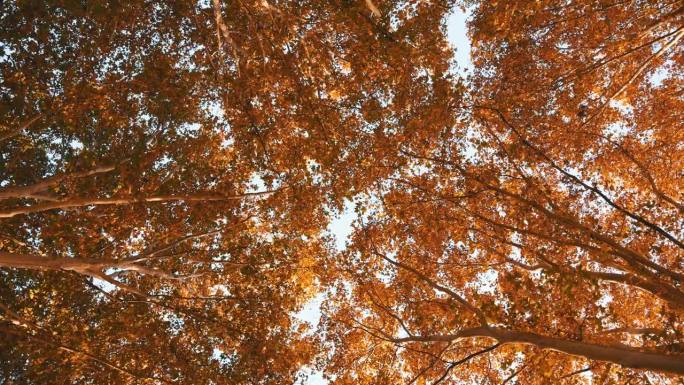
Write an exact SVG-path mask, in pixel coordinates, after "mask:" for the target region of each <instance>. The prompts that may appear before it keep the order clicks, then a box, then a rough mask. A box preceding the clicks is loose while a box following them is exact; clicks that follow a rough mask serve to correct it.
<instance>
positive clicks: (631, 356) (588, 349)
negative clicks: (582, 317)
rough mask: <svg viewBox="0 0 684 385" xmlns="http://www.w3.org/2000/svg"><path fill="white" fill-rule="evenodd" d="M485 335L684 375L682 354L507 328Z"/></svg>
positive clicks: (507, 341)
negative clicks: (569, 338) (636, 348)
mask: <svg viewBox="0 0 684 385" xmlns="http://www.w3.org/2000/svg"><path fill="white" fill-rule="evenodd" d="M485 336H487V337H492V338H494V339H496V340H498V341H499V342H502V343H522V344H530V345H534V346H537V347H539V348H542V349H552V350H556V351H559V352H563V353H567V354H571V355H575V356H580V357H585V358H587V359H590V360H596V361H606V362H612V363H615V364H618V365H622V366H624V367H627V368H633V369H646V370H653V371H657V372H667V373H676V374H684V356H681V355H668V354H663V353H655V352H644V351H638V350H635V349H630V348H627V347H612V346H604V345H597V344H592V343H587V342H580V341H568V340H564V339H560V338H553V337H546V336H542V335H539V334H535V333H527V332H516V331H510V330H503V329H490V331H489V332H487V333H486V335H485Z"/></svg>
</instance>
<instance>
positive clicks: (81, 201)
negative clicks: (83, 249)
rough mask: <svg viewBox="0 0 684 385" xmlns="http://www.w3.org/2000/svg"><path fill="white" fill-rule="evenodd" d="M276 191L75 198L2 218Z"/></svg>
mask: <svg viewBox="0 0 684 385" xmlns="http://www.w3.org/2000/svg"><path fill="white" fill-rule="evenodd" d="M273 192H274V191H270V190H269V191H260V192H253V193H244V194H240V195H232V196H227V195H220V194H215V193H214V194H207V193H204V194H202V193H200V194H193V195H157V196H151V197H140V198H138V197H120V198H74V199H67V200H63V201H57V202H48V203H39V204H36V205H32V206H24V207H17V208H14V209H10V210H7V211H0V218H12V217H15V216H17V215H22V214H30V213H37V212H42V211H48V210H55V209H68V208H73V207H83V206H110V205H126V204H133V203H145V202H173V201H176V202H178V201H184V202H206V201H231V200H239V199H244V198H248V197H252V196H259V195H267V194H271V193H273Z"/></svg>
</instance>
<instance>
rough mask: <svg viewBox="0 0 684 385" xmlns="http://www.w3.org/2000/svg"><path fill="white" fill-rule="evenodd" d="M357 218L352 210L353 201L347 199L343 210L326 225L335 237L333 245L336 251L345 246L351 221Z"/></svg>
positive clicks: (349, 232) (349, 234)
mask: <svg viewBox="0 0 684 385" xmlns="http://www.w3.org/2000/svg"><path fill="white" fill-rule="evenodd" d="M357 218H358V216H357V215H356V212H355V211H354V203H353V202H352V201H349V200H345V202H344V210H342V212H341V213H339V214H337V215H336V216H335V217H334V218H333V220H332V221H330V224H329V225H328V232H329V233H330V234H331V235H332V236H333V237H335V247H336V248H337V250H338V251H342V250H344V249H346V248H347V241H348V240H349V237H350V236H351V233H352V231H353V228H352V223H353V222H354V221H355V220H356V219H357Z"/></svg>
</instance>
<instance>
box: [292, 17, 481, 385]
mask: <svg viewBox="0 0 684 385" xmlns="http://www.w3.org/2000/svg"><path fill="white" fill-rule="evenodd" d="M467 18H468V12H467V11H463V10H461V9H460V8H456V9H455V10H454V12H453V13H452V14H451V15H450V16H449V17H448V18H447V38H448V39H449V42H450V43H451V45H452V46H453V47H454V49H455V51H456V52H455V57H456V63H457V68H456V71H457V72H458V73H460V74H461V75H465V74H466V73H467V72H468V71H469V70H470V69H472V66H473V64H472V61H471V59H470V40H469V39H468V35H467V29H466V20H467ZM355 219H356V214H355V213H354V205H353V203H352V202H350V201H348V202H347V203H346V205H345V209H344V210H343V211H342V212H341V213H339V214H338V215H337V216H336V217H335V218H334V219H333V220H332V221H331V223H330V225H329V226H328V231H329V232H330V234H332V235H333V236H334V237H335V245H336V247H337V249H338V250H344V248H345V245H346V242H347V240H348V238H349V236H350V235H351V233H352V223H353V222H354V220H355ZM322 301H323V295H318V296H316V297H314V298H313V299H312V300H311V301H309V302H308V303H307V304H306V305H305V306H304V308H303V309H302V311H300V312H299V313H298V314H297V317H298V318H299V319H301V320H302V321H306V322H309V323H310V324H311V325H312V326H313V327H314V328H315V327H317V326H318V320H319V318H320V316H321V312H320V306H321V303H322ZM304 372H305V373H306V374H308V379H307V381H306V382H305V383H304V384H303V385H326V384H328V382H327V381H326V380H325V379H324V378H323V375H322V373H320V372H318V371H315V370H312V369H306V370H304Z"/></svg>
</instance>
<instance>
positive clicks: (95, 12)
mask: <svg viewBox="0 0 684 385" xmlns="http://www.w3.org/2000/svg"><path fill="white" fill-rule="evenodd" d="M1 7H2V9H1V12H0V15H1V16H0V17H1V19H0V20H1V21H0V41H1V42H2V43H1V44H2V49H3V56H2V60H1V61H0V71H1V74H2V75H1V76H2V87H1V88H0V97H1V98H2V100H3V103H2V107H1V108H2V117H3V118H2V129H1V131H0V159H1V160H0V183H1V187H0V218H1V219H0V237H1V240H0V267H1V269H0V298H1V300H0V307H1V309H0V314H1V315H0V317H1V321H0V339H1V341H2V342H1V343H2V346H3V349H0V350H1V352H0V362H2V365H1V367H0V378H2V381H3V382H7V383H23V384H35V383H41V384H49V383H55V384H57V383H60V384H61V383H83V384H89V383H98V384H99V383H112V384H113V383H116V384H120V383H131V384H133V383H184V384H222V383H226V384H235V383H250V384H253V383H263V384H267V383H268V384H275V383H277V384H282V383H292V382H294V381H295V380H296V379H297V377H298V376H299V370H300V368H302V367H303V365H305V364H306V363H308V362H310V360H311V358H312V356H313V352H314V348H315V346H314V342H315V340H316V338H315V337H312V336H311V335H310V334H309V333H307V331H306V327H305V325H302V324H301V322H298V321H297V320H296V319H293V317H292V315H293V313H295V312H296V311H298V310H299V309H300V308H301V306H302V304H303V303H304V301H306V300H307V299H308V298H310V297H311V296H312V295H313V294H314V293H315V291H316V288H317V286H318V285H319V284H320V283H321V282H322V281H323V279H324V278H325V276H324V275H321V277H320V278H318V279H315V277H314V273H316V272H317V271H318V270H320V269H321V268H322V267H323V266H324V263H323V261H322V260H321V259H320V258H319V256H321V255H324V254H325V253H327V252H328V249H329V247H330V244H329V241H328V239H327V238H325V237H324V236H323V234H322V231H323V230H324V229H325V226H326V224H327V218H328V216H329V213H330V212H331V211H334V210H336V209H338V208H339V207H341V205H342V203H343V201H344V198H345V197H348V196H351V195H353V194H355V192H357V191H362V190H364V189H365V187H366V186H367V185H369V184H370V183H372V182H374V181H375V180H376V177H375V175H376V174H380V175H387V174H389V173H391V172H392V169H391V167H390V166H392V165H393V164H394V163H392V162H390V161H388V164H387V166H386V167H385V168H376V167H371V164H370V163H369V161H368V160H369V159H382V158H383V157H384V156H385V153H386V149H387V148H393V147H394V146H395V145H396V143H399V142H401V141H405V140H416V141H418V140H421V135H424V134H423V133H424V132H427V131H426V130H425V127H424V126H423V125H422V124H419V122H421V121H423V120H427V118H428V117H430V116H437V117H440V119H442V120H448V119H450V117H451V114H450V113H448V111H449V109H450V108H451V106H448V105H444V104H443V103H442V102H443V100H444V98H443V96H444V95H450V94H456V93H458V87H456V86H454V85H453V83H452V82H450V81H449V80H448V76H449V75H448V72H447V70H448V67H449V60H450V57H449V54H448V46H447V44H446V42H445V39H444V35H443V33H442V30H443V28H442V20H443V15H444V14H445V12H447V11H448V9H449V4H448V3H447V2H444V4H440V6H439V7H432V6H431V7H427V6H421V7H418V8H417V9H414V7H412V6H411V5H410V4H408V3H405V2H394V3H386V4H378V5H377V6H376V5H375V4H374V3H373V2H362V1H359V2H351V1H327V2H319V1H311V2H301V1H278V2H269V1H258V2H223V1H211V2H209V1H201V2H196V3H192V2H173V3H168V2H149V1H131V2H124V3H121V2H117V1H112V2H100V1H97V2H69V1H67V2H51V3H48V4H45V3H38V2H23V1H17V2H14V1H8V2H3V3H2V5H1ZM431 124H432V125H433V126H434V127H441V126H442V125H444V124H446V123H445V122H444V121H440V120H437V121H435V122H433V123H431Z"/></svg>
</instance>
